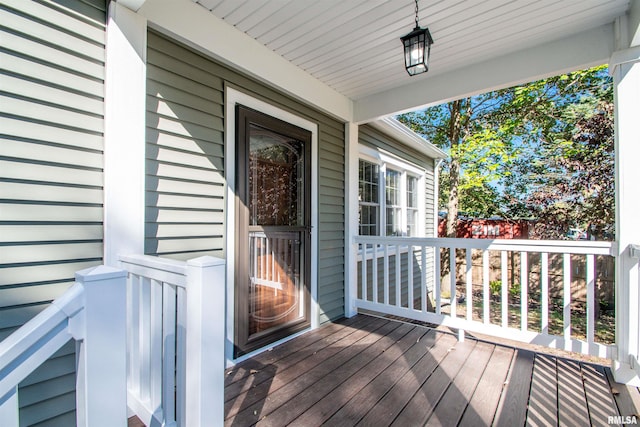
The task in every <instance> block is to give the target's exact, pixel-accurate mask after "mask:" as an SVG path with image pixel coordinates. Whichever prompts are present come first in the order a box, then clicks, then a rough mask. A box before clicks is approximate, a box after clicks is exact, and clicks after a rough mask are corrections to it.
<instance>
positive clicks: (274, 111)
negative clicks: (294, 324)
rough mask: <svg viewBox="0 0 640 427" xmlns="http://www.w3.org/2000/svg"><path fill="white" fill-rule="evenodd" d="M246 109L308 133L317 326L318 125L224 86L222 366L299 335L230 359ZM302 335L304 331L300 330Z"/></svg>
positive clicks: (313, 324)
mask: <svg viewBox="0 0 640 427" xmlns="http://www.w3.org/2000/svg"><path fill="white" fill-rule="evenodd" d="M237 104H242V105H244V106H246V107H249V108H252V109H254V110H257V111H260V112H261V113H264V114H268V115H270V116H273V117H276V118H278V119H280V120H284V121H286V122H288V123H291V124H293V125H296V126H298V127H301V128H303V129H306V130H308V131H309V132H311V313H310V317H311V329H315V328H317V327H318V326H319V324H320V317H319V314H320V311H319V309H318V210H319V209H318V125H317V124H316V123H313V122H311V121H309V120H306V119H304V118H302V117H300V116H297V115H295V114H292V113H290V112H288V111H285V110H282V109H280V108H278V107H276V106H274V105H271V104H269V103H267V102H264V101H262V100H259V99H257V98H254V97H252V96H250V95H248V94H246V93H244V92H241V91H239V90H237V89H234V88H232V87H230V86H226V87H225V153H224V158H225V171H226V177H227V188H226V194H227V198H226V212H227V214H226V221H227V226H226V253H227V312H226V323H227V328H226V331H227V332H226V335H227V338H226V340H225V359H226V365H227V367H228V366H232V365H234V364H235V363H237V362H240V361H242V360H245V359H247V358H250V357H252V356H254V355H255V354H257V353H260V352H262V351H265V350H267V349H269V348H272V347H274V346H276V345H277V344H280V343H282V342H285V341H287V340H289V339H292V338H294V337H296V336H298V335H300V334H294V335H291V336H289V337H287V338H285V339H283V340H280V341H277V342H276V343H273V344H270V345H269V346H267V347H264V348H262V349H259V350H256V351H254V352H251V353H249V354H246V355H244V356H242V357H240V358H238V359H234V358H233V337H234V323H235V322H234V317H233V316H234V306H235V295H234V289H235V279H234V267H235V263H234V262H233V254H234V253H235V233H236V224H235V216H236V212H235V203H234V201H235V197H236V196H235V184H236V182H235V172H236V171H235V163H236V153H235V144H236V142H235V141H236V108H235V107H236V105H237ZM303 332H304V331H303Z"/></svg>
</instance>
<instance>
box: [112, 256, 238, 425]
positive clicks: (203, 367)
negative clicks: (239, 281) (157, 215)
mask: <svg viewBox="0 0 640 427" xmlns="http://www.w3.org/2000/svg"><path fill="white" fill-rule="evenodd" d="M120 263H121V265H122V267H123V268H124V269H125V270H127V271H128V272H129V273H130V274H129V279H128V281H127V349H128V351H127V369H128V373H127V377H128V381H127V388H128V398H127V402H128V405H129V409H130V410H131V411H132V412H133V413H134V414H136V415H137V416H138V417H139V418H140V419H141V420H142V422H144V423H145V424H146V425H162V426H167V427H169V426H176V425H178V426H203V425H211V424H212V423H214V424H215V423H216V422H215V421H214V420H220V422H222V420H223V414H224V407H223V405H224V366H225V359H224V333H225V326H224V325H225V323H224V320H225V318H224V313H225V310H224V304H225V298H224V295H225V287H224V284H225V280H224V278H225V267H224V260H221V259H216V258H212V257H201V258H196V259H193V260H190V261H187V262H182V261H175V260H170V259H164V258H158V257H152V256H146V255H131V256H121V257H120Z"/></svg>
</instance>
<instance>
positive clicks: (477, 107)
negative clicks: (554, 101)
mask: <svg viewBox="0 0 640 427" xmlns="http://www.w3.org/2000/svg"><path fill="white" fill-rule="evenodd" d="M511 91H512V90H511V89H508V90H504V91H496V92H489V93H486V94H483V95H478V96H474V97H469V98H463V99H459V100H456V101H452V102H449V103H447V104H442V105H439V106H436V107H432V108H428V109H426V110H424V111H420V112H414V113H408V114H403V115H401V116H399V117H398V118H399V120H400V121H401V122H403V123H404V124H405V125H407V126H408V127H410V128H411V129H412V130H413V131H415V132H417V133H418V134H420V135H423V136H424V137H426V138H427V139H428V140H429V141H431V142H432V143H434V144H435V145H436V146H438V147H440V148H442V149H443V150H445V151H446V152H447V154H448V155H449V158H448V159H447V160H446V161H445V163H444V165H443V168H442V171H441V174H440V189H441V191H440V205H441V206H446V209H447V212H448V215H447V228H446V229H447V236H449V237H455V235H456V220H457V217H458V212H459V211H463V212H465V213H467V214H472V215H478V216H491V215H494V214H499V213H500V194H499V192H498V190H497V188H496V187H495V185H493V184H494V183H495V182H497V181H499V180H500V179H501V178H502V177H503V176H504V175H506V174H509V165H510V164H511V163H512V162H513V161H514V159H515V158H516V157H517V153H518V148H517V147H516V146H515V145H514V144H513V138H512V135H514V134H516V133H517V131H516V130H515V127H516V122H515V121H512V120H509V121H508V122H507V123H499V118H500V117H501V113H502V104H503V103H504V102H506V99H508V98H509V97H510V96H511V94H510V92H511Z"/></svg>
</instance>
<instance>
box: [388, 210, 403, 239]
mask: <svg viewBox="0 0 640 427" xmlns="http://www.w3.org/2000/svg"><path fill="white" fill-rule="evenodd" d="M400 212H401V210H400V208H395V207H393V208H387V236H402V234H403V233H402V230H401V229H400Z"/></svg>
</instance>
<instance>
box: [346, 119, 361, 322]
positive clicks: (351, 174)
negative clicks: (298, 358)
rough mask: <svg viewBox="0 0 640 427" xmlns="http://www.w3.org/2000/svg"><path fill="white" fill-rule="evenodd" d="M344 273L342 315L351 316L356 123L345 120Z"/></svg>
mask: <svg viewBox="0 0 640 427" xmlns="http://www.w3.org/2000/svg"><path fill="white" fill-rule="evenodd" d="M344 126H345V144H346V147H345V154H346V158H345V165H346V172H345V175H346V177H345V178H346V182H345V195H344V196H345V197H344V204H345V233H344V237H345V243H344V250H345V275H344V281H345V283H344V315H345V317H353V316H355V315H356V314H357V313H358V311H357V310H356V305H355V300H356V296H357V295H358V284H357V281H358V273H357V271H358V270H357V267H358V265H357V262H358V261H357V258H356V252H355V249H354V246H353V236H356V235H357V234H358V232H359V231H358V125H357V124H355V123H352V122H347V123H346V124H345V125H344Z"/></svg>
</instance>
